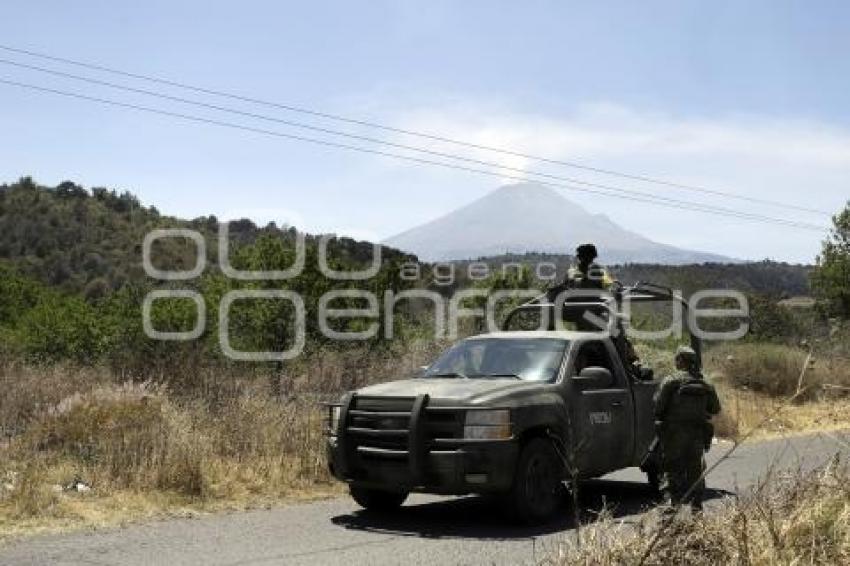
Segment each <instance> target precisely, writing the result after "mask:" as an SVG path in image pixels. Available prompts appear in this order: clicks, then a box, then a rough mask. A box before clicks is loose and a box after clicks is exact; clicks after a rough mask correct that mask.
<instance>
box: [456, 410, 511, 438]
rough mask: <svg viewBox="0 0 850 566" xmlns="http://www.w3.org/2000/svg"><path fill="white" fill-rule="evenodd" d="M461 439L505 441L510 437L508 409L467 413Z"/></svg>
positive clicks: (509, 414)
mask: <svg viewBox="0 0 850 566" xmlns="http://www.w3.org/2000/svg"><path fill="white" fill-rule="evenodd" d="M463 437H464V438H467V439H472V440H505V439H508V438H510V437H511V412H510V410H508V409H492V410H482V411H467V412H466V421H465V422H464V424H463Z"/></svg>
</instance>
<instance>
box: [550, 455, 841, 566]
mask: <svg viewBox="0 0 850 566" xmlns="http://www.w3.org/2000/svg"><path fill="white" fill-rule="evenodd" d="M764 481H765V483H764V485H762V486H761V487H760V488H759V489H756V490H754V491H753V492H752V493H751V494H749V495H746V496H743V497H741V498H728V499H726V500H725V501H724V502H723V503H722V504H721V506H720V508H719V509H717V510H710V511H708V512H707V513H705V514H704V515H701V516H700V515H698V516H692V515H680V516H677V518H676V519H675V520H673V521H672V522H669V521H668V522H665V521H662V520H660V519H659V517H658V515H656V514H651V515H650V516H648V517H645V518H643V519H641V520H640V521H639V523H638V524H637V525H626V524H624V523H617V522H615V521H614V519H612V518H610V516H607V517H603V518H602V519H601V520H600V521H598V522H596V523H594V524H592V525H589V526H588V527H586V528H585V529H582V540H581V545H580V546H578V545H577V544H576V543H575V541H574V540H571V541H569V542H565V543H563V544H562V545H561V547H560V548H559V551H558V553H557V554H556V555H554V556H552V557H551V558H549V559H547V560H546V561H544V563H545V564H555V565H559V564H564V565H566V564H569V565H571V566H573V565H583V566H621V565H627V564H628V565H631V564H645V565H646V566H662V565H667V564H689V565H692V566H703V565H705V566H714V565H715V564H749V565H752V566H762V565H763V566H773V565H779V566H786V565H787V566H791V565H797V564H823V565H833V564H848V563H850V471H848V468H847V467H846V466H845V465H840V464H839V463H838V462H837V461H836V462H833V463H832V464H831V465H829V466H827V467H825V468H822V469H820V470H816V471H814V472H810V473H805V474H804V473H801V472H798V473H795V474H793V475H790V476H787V477H784V478H767V479H766V480H764ZM651 544H652V548H651V550H650V549H649V548H650V545H651ZM642 560H643V562H642Z"/></svg>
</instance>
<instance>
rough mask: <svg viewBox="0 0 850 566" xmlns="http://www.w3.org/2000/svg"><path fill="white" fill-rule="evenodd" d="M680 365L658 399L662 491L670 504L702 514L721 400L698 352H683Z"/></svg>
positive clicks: (678, 359) (678, 360) (679, 352)
mask: <svg viewBox="0 0 850 566" xmlns="http://www.w3.org/2000/svg"><path fill="white" fill-rule="evenodd" d="M675 361H676V369H677V370H678V372H677V373H675V374H673V375H671V376H670V377H667V378H666V379H664V381H663V382H662V383H661V387H659V389H658V391H657V392H656V394H655V419H656V429H657V431H658V440H659V441H660V443H661V474H662V475H661V489H662V492H663V494H664V500H665V502H666V503H668V504H670V505H680V504H684V503H688V504H690V505H691V507H692V508H693V509H694V510H701V509H702V500H703V492H704V491H705V479H704V478H701V476H702V472H703V470H704V469H705V462H704V459H703V454H704V453H705V451H706V450H708V448H710V447H711V439H712V437H713V436H714V427H713V426H712V424H711V421H710V419H711V417H713V416H714V415H716V414H718V413H720V400H719V399H718V398H717V392H716V391H715V390H714V387H713V386H712V385H711V384H709V383H706V382H705V380H704V379H703V377H702V374H701V373H700V371H699V367H698V366H697V356H696V353H695V352H694V350H693V349H691V348H689V347H686V346H682V347H680V348H679V349H678V350H677V351H676V358H675ZM686 496H687V497H686Z"/></svg>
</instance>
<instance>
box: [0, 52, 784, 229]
mask: <svg viewBox="0 0 850 566" xmlns="http://www.w3.org/2000/svg"><path fill="white" fill-rule="evenodd" d="M0 64H5V65H11V66H15V67H19V68H24V69H29V70H34V71H38V72H41V73H47V74H50V75H54V76H60V77H64V78H70V79H74V80H77V81H82V82H86V83H90V84H96V85H101V86H107V87H110V88H114V89H118V90H123V91H128V92H134V93H139V94H144V95H147V96H152V97H156V98H160V99H165V100H170V101H173V102H180V103H183V104H189V105H193V106H198V107H202V108H207V109H211V110H216V111H221V112H227V113H230V114H236V115H239V116H245V117H249V118H255V119H259V120H265V121H269V122H274V123H278V124H284V125H286V126H291V127H295V128H301V129H305V130H309V131H314V132H320V133H323V134H330V135H334V136H340V137H345V138H349V139H355V140H358V141H365V142H368V143H374V144H378V145H383V146H388V147H392V148H396V149H404V150H408V151H415V152H419V153H423V154H426V155H430V156H434V157H440V158H444V159H453V160H457V161H462V162H466V163H472V164H474V165H483V166H486V167H493V168H496V169H501V170H504V171H512V172H514V173H520V174H522V175H526V176H527V175H534V176H539V177H543V178H546V179H551V180H555V181H565V182H567V183H574V184H578V185H584V186H588V187H592V188H596V189H603V190H606V191H614V192H618V193H622V194H625V195H629V196H637V197H641V198H649V199H653V200H655V201H658V202H668V203H673V204H679V205H686V206H693V205H696V204H699V206H701V207H704V208H705V209H712V210H714V211H716V212H722V213H731V214H744V213H742V212H741V211H739V210H735V209H731V208H725V207H720V206H715V205H709V204H704V203H694V202H692V201H686V200H680V199H674V198H670V197H665V196H659V195H655V194H652V193H647V192H643V191H635V190H631V189H623V188H620V187H615V186H611V185H603V184H600V183H592V182H589V181H583V180H581V179H575V178H571V177H564V176H560V175H551V174H548V173H539V172H527V171H525V170H524V169H520V168H517V167H511V166H509V165H502V164H499V163H493V162H490V161H484V160H480V159H474V158H470V157H465V156H459V155H454V154H451V153H445V152H441V151H434V150H430V149H425V148H421V147H416V146H410V145H406V144H400V143H395V142H388V141H385V140H382V139H378V138H372V137H368V136H361V135H357V134H351V133H348V132H342V131H339V130H334V129H330V128H323V127H319V126H314V125H311V124H305V123H303V122H295V121H292V120H284V119H281V118H275V117H272V116H267V115H263V114H257V113H254V112H246V111H242V110H239V109H236V108H231V107H227V106H219V105H217V104H209V103H206V102H201V101H197V100H191V99H187V98H182V97H178V96H172V95H169V94H163V93H161V92H157V91H152V90H147V89H140V88H135V87H129V86H126V85H121V84H116V83H112V82H109V81H103V80H99V79H93V78H90V77H84V76H80V75H75V74H72V73H66V72H64V71H56V70H54V69H47V68H44V67H39V66H36V65H28V64H25V63H20V62H17V61H10V60H8V59H2V58H0ZM535 180H536V179H535ZM746 214H750V215H751V217H752V218H760V219H765V220H770V221H774V220H780V219H777V218H775V217H771V216H764V215H759V214H752V213H746ZM782 220H783V221H784V219H782Z"/></svg>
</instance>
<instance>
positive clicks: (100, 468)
mask: <svg viewBox="0 0 850 566" xmlns="http://www.w3.org/2000/svg"><path fill="white" fill-rule="evenodd" d="M439 347H441V345H434V344H420V345H416V346H415V347H413V348H410V349H408V350H406V351H404V352H393V351H390V352H386V351H383V352H364V351H356V352H354V351H352V352H329V353H326V354H324V355H322V356H321V357H313V358H312V361H311V363H302V364H301V365H298V366H292V367H289V368H287V374H286V375H272V374H270V372H269V370H265V371H260V372H257V374H256V375H250V374H235V375H231V374H229V373H228V371H227V370H226V369H224V370H223V369H220V370H219V371H217V372H215V371H204V370H201V371H198V372H197V373H196V374H195V375H191V376H187V375H181V376H177V377H178V379H176V380H175V381H177V382H178V383H179V387H178V388H177V389H175V388H171V387H169V385H168V384H165V383H151V382H143V383H133V382H132V381H128V382H123V383H121V382H117V381H116V378H115V377H114V376H113V375H111V374H110V373H109V372H108V371H107V370H92V369H75V368H68V367H58V366H57V367H51V368H33V367H24V366H20V365H17V364H7V365H5V366H0V387H3V388H4V389H5V390H6V391H9V392H10V394H9V395H7V396H3V397H2V398H0V426H2V432H3V439H4V440H3V441H2V443H0V479H2V482H0V539H2V538H4V537H8V536H14V535H16V534H20V533H31V532H38V531H43V530H56V529H64V528H70V527H81V526H89V525H95V526H96V525H105V524H114V523H116V522H119V523H120V522H123V521H125V520H128V519H134V518H146V517H151V516H156V515H160V514H163V513H172V512H174V511H175V510H178V511H179V512H181V513H185V512H202V511H209V510H218V509H239V508H245V507H252V506H258V505H261V506H265V505H274V504H279V503H280V502H285V501H289V500H303V499H305V498H306V499H311V498H315V497H317V496H322V495H325V496H326V495H328V494H336V493H340V492H341V489H340V487H339V485H338V484H336V483H335V482H332V481H331V478H330V476H329V474H328V472H327V468H326V465H325V457H324V444H323V438H322V420H323V418H324V416H325V415H324V413H323V411H322V408H321V405H320V402H321V401H323V400H331V399H333V400H336V399H337V398H338V396H339V395H340V393H341V392H343V391H345V390H348V389H350V388H355V387H360V386H362V385H365V384H367V383H370V382H375V381H384V380H387V379H393V378H398V377H405V376H408V375H411V374H412V373H413V372H414V370H415V368H416V367H418V366H419V365H420V364H422V363H424V362H425V361H427V360H428V359H429V358H430V357H431V356H433V355H434V350H435V349H437V348H439ZM122 377H125V376H122ZM76 479H80V480H83V481H84V482H85V483H86V484H87V485H89V486H91V488H92V489H91V490H90V491H87V492H85V493H79V492H77V491H76V490H73V489H68V486H70V485H72V484H73V483H74V481H75V480H76Z"/></svg>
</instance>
